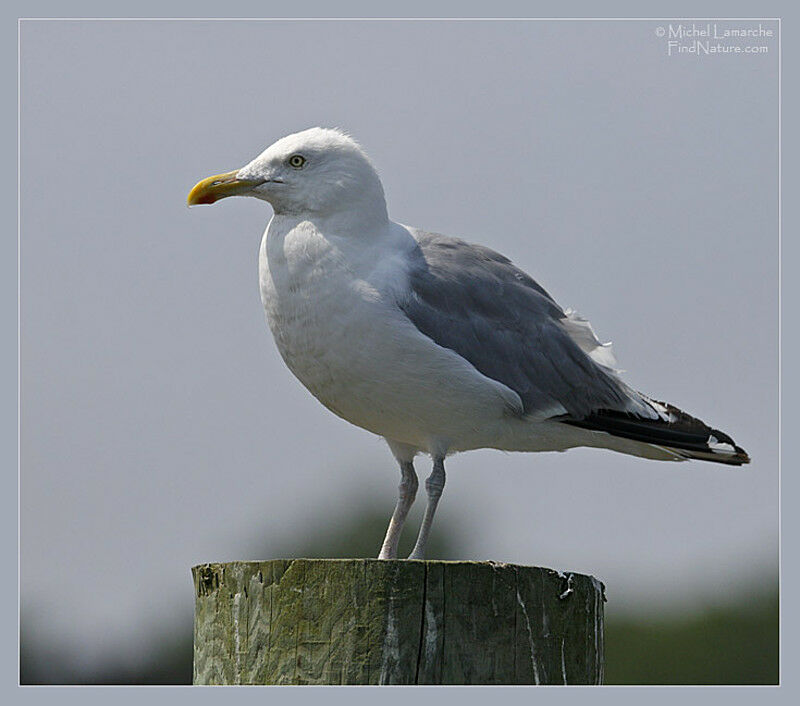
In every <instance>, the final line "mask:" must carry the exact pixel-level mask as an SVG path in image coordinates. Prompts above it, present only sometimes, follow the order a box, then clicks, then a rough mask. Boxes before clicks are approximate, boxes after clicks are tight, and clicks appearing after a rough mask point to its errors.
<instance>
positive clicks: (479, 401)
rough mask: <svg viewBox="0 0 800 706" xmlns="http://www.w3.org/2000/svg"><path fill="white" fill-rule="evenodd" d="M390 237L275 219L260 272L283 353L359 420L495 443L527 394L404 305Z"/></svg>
mask: <svg viewBox="0 0 800 706" xmlns="http://www.w3.org/2000/svg"><path fill="white" fill-rule="evenodd" d="M392 225H394V224H392ZM398 227H399V226H398ZM389 241H391V238H388V240H387V242H382V241H380V240H379V239H373V240H372V241H371V242H368V243H357V244H355V245H354V244H350V243H343V242H341V241H340V240H339V239H336V238H329V237H325V236H324V235H323V234H322V233H320V232H319V231H318V230H317V228H316V227H315V226H314V225H312V224H311V223H309V222H308V221H302V222H299V221H297V220H294V221H290V220H289V219H286V218H282V219H278V218H273V220H272V222H271V223H270V226H269V227H268V228H267V232H266V233H265V235H264V239H263V240H262V243H261V251H260V256H259V277H260V286H261V297H262V301H263V303H264V308H265V310H266V313H267V320H268V322H269V326H270V329H271V330H272V334H273V336H274V337H275V342H276V344H277V346H278V350H279V351H280V353H281V356H282V357H283V359H284V361H285V362H286V365H287V366H288V367H289V369H290V370H291V371H292V372H293V373H294V374H295V375H296V376H297V378H298V379H299V380H300V381H301V382H302V383H303V385H305V387H306V388H308V390H309V391H310V392H311V393H312V394H313V395H314V396H315V397H316V398H317V399H319V400H320V402H322V403H323V404H324V405H325V406H326V407H328V408H329V409H330V410H331V411H333V412H334V413H336V414H338V415H339V416H341V417H343V418H344V419H347V420H348V421H350V422H352V423H353V424H356V425H358V426H360V427H363V428H365V429H368V430H370V431H372V432H374V433H376V434H380V435H382V436H385V437H387V438H389V439H393V440H396V441H402V442H404V443H408V444H412V445H415V446H417V447H419V448H421V449H426V450H431V448H432V447H436V448H440V447H445V448H450V449H457V448H469V447H471V448H474V447H475V446H477V445H491V444H490V438H489V437H491V436H496V435H497V434H498V433H499V429H498V424H501V423H502V422H503V420H507V419H508V417H509V413H510V410H511V409H512V408H516V407H518V406H519V405H520V404H521V403H520V402H519V398H518V397H517V396H516V394H515V393H514V392H512V391H511V390H509V389H508V388H506V387H505V386H504V385H501V384H500V383H497V382H495V381H493V380H489V379H488V378H486V377H484V376H483V375H481V374H480V373H479V372H478V371H477V370H475V368H473V367H472V365H470V364H469V363H468V362H466V361H465V360H464V359H462V358H461V357H460V356H458V355H457V354H455V353H453V352H452V351H450V350H448V349H444V348H441V347H439V346H438V345H436V344H435V343H433V341H431V340H430V339H428V338H427V337H425V336H423V335H422V334H421V333H420V332H419V331H418V330H417V329H416V327H414V325H413V324H412V323H411V322H410V321H408V319H407V318H406V317H405V315H404V314H403V313H402V312H401V311H400V310H399V309H398V308H397V306H396V305H395V301H396V300H395V296H396V292H397V291H398V290H399V289H402V287H403V286H405V285H404V279H405V274H404V268H403V263H404V258H403V257H402V254H400V255H398V252H397V250H396V248H394V247H391V245H396V242H392V243H389Z"/></svg>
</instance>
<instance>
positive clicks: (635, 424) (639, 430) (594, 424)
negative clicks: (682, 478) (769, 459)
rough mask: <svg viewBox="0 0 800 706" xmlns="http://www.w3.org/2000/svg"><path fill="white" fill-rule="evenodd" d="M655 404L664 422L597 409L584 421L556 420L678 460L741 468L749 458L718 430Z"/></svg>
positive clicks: (684, 414)
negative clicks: (655, 448) (664, 414)
mask: <svg viewBox="0 0 800 706" xmlns="http://www.w3.org/2000/svg"><path fill="white" fill-rule="evenodd" d="M657 404H658V405H660V406H661V407H663V408H665V409H666V411H667V414H668V415H669V420H666V419H647V418H643V417H639V416H637V415H635V414H631V413H629V412H620V411H616V410H607V409H604V410H598V411H596V412H594V413H592V414H590V415H588V416H586V417H584V418H583V419H574V418H570V417H563V418H561V419H559V421H561V422H564V423H566V424H570V425H572V426H577V427H581V428H583V429H590V430H592V431H603V432H606V433H607V434H610V435H612V436H617V437H620V438H624V439H630V440H631V441H640V442H642V443H645V444H651V445H653V446H660V447H662V448H664V449H667V450H669V451H671V452H673V453H674V454H675V455H676V456H677V457H680V458H684V459H694V460H697V461H710V462H712V463H722V464H725V465H726V466H744V465H746V464H748V463H750V456H749V455H748V453H747V452H746V451H745V450H744V449H743V448H742V447H741V446H737V445H736V444H735V443H734V441H733V439H731V437H730V436H728V435H727V434H726V433H724V432H722V431H720V430H719V429H712V428H711V427H709V426H708V425H707V424H706V423H705V422H702V421H701V420H699V419H697V418H696V417H692V416H691V415H689V414H687V413H686V412H684V411H682V410H680V409H678V408H677V407H674V406H673V405H670V404H666V403H664V402H658V403H657Z"/></svg>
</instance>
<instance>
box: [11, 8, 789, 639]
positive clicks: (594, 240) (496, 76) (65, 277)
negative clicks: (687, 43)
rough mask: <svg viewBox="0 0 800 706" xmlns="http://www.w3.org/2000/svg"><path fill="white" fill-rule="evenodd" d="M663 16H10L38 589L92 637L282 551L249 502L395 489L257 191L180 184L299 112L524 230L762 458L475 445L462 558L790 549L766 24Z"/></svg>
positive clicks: (392, 207)
mask: <svg viewBox="0 0 800 706" xmlns="http://www.w3.org/2000/svg"><path fill="white" fill-rule="evenodd" d="M661 24H664V23H659V22H657V21H645V22H580V23H579V22H570V23H566V22H530V23H513V22H495V23H475V22H470V23H463V22H462V23H458V22H448V23H441V22H437V23H434V22H425V23H413V22H391V23H388V22H385V23H379V22H368V23H367V22H336V23H331V22H324V23H323V22H141V21H130V22H114V23H111V22H69V23H66V22H25V23H23V25H22V30H21V40H22V41H21V79H22V83H21V125H22V137H21V155H22V157H21V178H22V204H21V314H22V315H21V336H22V339H21V370H22V373H21V374H22V392H21V395H22V401H21V414H22V431H21V591H22V596H23V608H24V607H26V606H30V607H36V609H37V613H38V614H39V615H40V616H44V617H46V618H48V619H51V620H52V621H53V623H52V629H53V630H54V631H58V630H64V631H68V632H70V633H71V634H73V636H75V637H76V638H78V639H84V640H85V641H86V642H87V643H88V642H91V643H92V644H93V645H94V648H93V649H95V650H98V651H101V650H103V649H104V648H105V647H106V646H107V645H108V644H110V643H111V642H113V641H114V640H115V639H116V638H118V637H119V636H122V635H125V636H126V639H130V636H131V635H135V634H136V631H137V630H140V631H142V632H144V631H146V630H147V629H149V625H150V623H148V621H152V620H157V619H158V618H159V617H160V616H161V615H162V612H161V611H162V609H163V607H165V606H166V607H167V608H169V607H171V606H172V605H173V604H174V602H175V597H176V596H178V597H180V596H183V597H184V599H185V601H186V602H187V610H188V609H190V608H191V605H190V604H191V591H190V579H189V573H188V568H189V566H191V565H192V564H196V563H200V562H203V561H213V560H228V559H242V558H248V559H255V558H266V557H260V556H251V555H249V553H248V552H249V551H250V550H251V549H252V547H253V534H254V533H255V532H264V533H265V540H266V539H269V540H270V541H274V543H275V545H276V546H278V545H280V546H291V540H292V537H293V536H295V535H300V534H306V533H309V532H313V531H324V528H325V526H326V524H327V523H329V522H334V521H337V518H339V519H341V518H342V517H343V516H346V514H347V513H348V512H350V511H351V509H352V508H354V507H355V506H356V504H357V500H358V499H360V498H362V497H369V498H375V499H376V502H379V503H381V504H382V507H385V512H386V517H387V521H388V517H389V515H390V513H391V510H392V507H393V504H394V500H395V488H396V485H397V480H398V478H397V471H396V468H395V465H394V462H393V460H392V458H391V456H390V454H389V452H388V450H387V449H386V448H385V446H384V445H383V443H382V442H381V441H380V440H378V439H376V438H375V437H373V436H372V435H370V434H369V433H367V432H365V431H362V430H360V429H357V428H355V427H352V426H350V425H348V424H347V423H346V422H344V421H342V420H340V419H338V418H336V417H334V416H333V415H331V414H330V413H329V412H327V411H326V410H325V409H323V408H322V407H321V406H320V405H319V404H318V403H317V402H316V401H315V400H314V399H313V398H312V397H311V396H310V395H309V394H308V393H307V392H306V391H305V390H304V389H303V388H302V386H301V385H300V383H299V382H297V381H296V380H295V379H294V378H293V377H292V376H291V374H290V373H289V372H288V370H287V369H286V368H285V367H284V365H283V363H282V361H281V360H280V358H279V356H278V354H277V351H276V350H275V348H274V344H273V342H272V340H271V336H270V334H269V331H268V329H267V327H266V324H265V322H264V316H263V312H262V310H261V304H260V300H259V295H258V287H257V272H256V255H257V248H258V243H259V240H260V237H261V233H262V232H263V229H264V227H265V225H266V222H267V220H268V218H269V216H270V210H269V207H268V206H267V205H266V204H264V203H262V202H257V201H255V200H247V199H230V200H227V201H223V202H221V203H219V204H217V205H215V206H213V207H211V208H196V209H192V210H188V209H187V208H186V207H185V205H184V204H185V197H186V193H187V191H188V189H189V188H190V187H191V186H192V185H193V184H194V183H195V182H196V181H197V180H199V179H200V178H202V177H205V176H208V175H210V174H212V173H216V172H219V171H225V170H228V169H232V168H235V167H238V166H241V165H242V164H244V163H245V162H247V161H248V160H249V159H251V158H252V157H253V156H255V155H256V154H257V153H258V152H260V151H261V150H262V149H264V147H266V146H267V145H268V144H269V143H271V142H273V141H274V140H275V139H277V138H279V137H281V136H282V135H284V134H286V133H289V132H294V131H297V130H300V129H303V128H306V127H309V126H311V125H335V126H340V127H343V128H345V129H347V130H348V131H350V132H351V133H352V134H353V135H354V136H355V137H356V138H357V139H358V140H359V141H360V142H361V143H362V144H363V145H364V147H365V148H366V149H367V151H368V153H369V154H370V155H371V157H372V158H373V160H374V162H375V163H376V165H377V167H378V169H379V171H380V172H381V175H382V178H383V182H384V187H385V189H386V192H387V200H388V204H389V211H390V215H392V217H393V218H394V219H395V220H399V221H401V222H404V223H407V224H410V225H417V226H421V227H424V228H427V229H429V230H437V231H440V232H443V233H447V234H449V235H454V236H460V237H463V238H465V239H467V240H471V241H476V242H481V243H483V244H486V245H489V246H490V247H493V248H495V249H497V250H499V251H500V252H502V253H504V254H506V255H508V256H509V257H511V258H512V259H513V260H514V261H515V262H516V263H517V264H518V265H519V266H521V267H522V268H523V269H525V270H526V271H527V272H529V273H530V274H531V275H532V276H534V277H535V278H536V279H537V280H538V281H539V282H540V283H541V284H542V285H543V286H544V287H545V288H547V289H548V291H550V293H551V294H552V295H553V296H554V297H555V298H556V300H557V301H559V303H560V304H561V305H562V306H564V307H567V306H572V307H575V308H576V309H578V311H579V312H580V313H582V314H583V315H585V316H587V317H588V318H589V319H590V320H591V321H592V323H593V325H594V327H595V330H596V331H597V332H598V334H599V336H600V338H601V339H603V340H613V342H614V347H615V351H616V353H617V357H618V360H619V362H620V365H621V367H622V368H624V369H625V370H626V371H627V373H626V376H625V377H626V379H627V380H628V381H629V382H630V383H631V384H633V385H634V386H635V387H638V388H640V389H642V390H643V391H644V392H647V393H649V394H651V395H653V396H655V397H657V398H659V399H665V400H668V401H670V402H673V403H675V404H677V405H678V406H680V407H682V408H683V409H685V410H687V411H688V412H690V413H692V414H695V415H697V416H699V417H701V418H702V419H704V420H705V421H707V422H709V423H711V424H713V425H715V426H717V427H719V428H721V429H723V430H724V431H726V432H728V433H730V434H731V435H732V436H733V437H734V438H735V439H736V441H737V442H738V443H740V444H741V445H743V446H744V447H745V448H746V449H747V450H748V451H749V452H750V454H751V456H752V457H753V459H754V460H753V463H752V464H751V465H750V466H749V467H748V468H747V469H746V470H738V471H736V470H728V469H726V468H724V467H718V466H716V465H711V464H700V463H687V464H664V463H662V464H658V463H655V462H648V461H644V460H641V459H635V458H629V457H625V456H621V455H615V454H612V453H610V452H607V453H603V452H600V451H596V450H575V451H570V452H568V453H566V454H539V455H522V454H517V455H512V454H501V453H498V452H492V451H481V452H472V453H469V454H464V455H460V456H456V457H454V458H453V459H451V461H450V463H449V466H448V485H447V488H446V491H445V494H444V496H443V500H442V503H441V505H440V509H439V514H438V515H437V520H442V521H447V520H448V519H450V520H452V521H454V522H455V521H457V523H458V526H459V527H460V528H461V529H462V531H463V533H464V543H465V545H466V546H467V547H468V555H467V556H465V557H463V558H474V559H495V560H505V561H514V562H518V563H526V564H536V565H543V566H550V567H553V568H556V569H561V570H576V571H581V572H586V573H592V574H594V575H596V576H598V577H599V578H601V579H602V580H603V581H604V582H606V584H607V586H608V593H609V599H610V600H611V601H613V602H614V605H615V606H616V608H615V609H617V610H619V609H620V608H627V609H635V608H637V607H641V606H642V605H644V604H651V602H653V601H655V602H657V603H658V605H659V606H660V607H663V608H665V609H666V608H668V607H670V606H674V605H679V604H684V603H687V602H691V601H697V600H709V601H720V600H724V599H725V597H726V596H727V595H730V593H731V592H732V591H735V590H737V587H739V586H741V585H742V584H743V583H747V582H749V581H752V580H755V579H756V578H757V575H758V574H759V572H762V573H763V575H765V576H768V577H769V578H770V579H771V578H772V577H773V576H774V573H775V572H776V571H777V548H778V544H777V543H778V469H777V459H778V454H777V394H778V386H777V383H778V380H777V361H778V358H777V356H778V345H777V344H778V342H777V325H778V308H777V301H778V299H777V272H778V270H777V267H778V257H777V244H778V240H777V154H778V152H777V43H776V40H775V39H771V40H770V39H767V40H764V41H763V42H759V43H764V44H766V45H767V46H769V53H767V54H762V55H749V54H746V55H737V56H731V55H724V56H717V57H701V58H697V57H694V56H691V57H689V56H673V57H668V56H667V55H666V49H665V45H664V42H665V40H663V39H659V38H658V37H656V35H655V29H656V27H658V26H660V25H661ZM764 24H765V26H770V27H772V28H773V29H774V30H776V29H777V28H776V26H775V23H764ZM748 26H749V25H748ZM418 468H419V470H420V472H421V475H426V474H427V471H428V468H427V462H426V460H424V459H421V463H420V464H419V465H418ZM434 531H435V527H434ZM377 550H378V547H377V546H376V547H375V552H376V553H377ZM148 584H150V585H149V587H148V589H147V590H146V591H144V592H143V591H142V587H143V586H148ZM154 587H155V593H156V594H157V595H156V596H155V597H154Z"/></svg>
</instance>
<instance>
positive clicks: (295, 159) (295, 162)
mask: <svg viewBox="0 0 800 706" xmlns="http://www.w3.org/2000/svg"><path fill="white" fill-rule="evenodd" d="M305 163H306V158H305V157H303V155H301V154H293V155H292V156H291V157H289V166H290V167H294V168H295V169H300V168H301V167H302V166H303V165H304V164H305Z"/></svg>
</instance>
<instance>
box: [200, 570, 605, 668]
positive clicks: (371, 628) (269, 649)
mask: <svg viewBox="0 0 800 706" xmlns="http://www.w3.org/2000/svg"><path fill="white" fill-rule="evenodd" d="M192 574H193V576H194V588H195V623H194V683H195V684H600V683H602V681H603V601H604V596H603V586H602V584H601V583H600V582H599V581H597V580H596V579H594V578H592V577H590V576H583V575H581V574H574V573H569V574H560V573H558V572H555V571H552V570H550V569H542V568H537V567H530V566H516V565H513V564H499V563H494V562H445V561H378V560H375V559H293V560H284V559H275V560H272V561H260V562H258V561H253V562H231V563H227V564H202V565H200V566H196V567H194V568H193V569H192Z"/></svg>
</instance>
